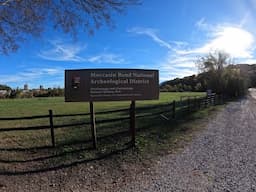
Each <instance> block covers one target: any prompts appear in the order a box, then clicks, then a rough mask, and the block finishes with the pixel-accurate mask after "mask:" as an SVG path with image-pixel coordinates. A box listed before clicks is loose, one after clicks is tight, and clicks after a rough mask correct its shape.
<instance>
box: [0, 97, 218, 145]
mask: <svg viewBox="0 0 256 192" xmlns="http://www.w3.org/2000/svg"><path fill="white" fill-rule="evenodd" d="M217 104H223V97H222V96H221V95H216V94H212V95H209V96H207V97H194V98H192V97H188V98H187V99H186V100H183V99H181V100H180V101H178V102H177V101H173V102H171V103H167V104H160V105H152V106H145V107H137V108H136V106H135V101H131V104H130V107H129V108H125V109H118V110H109V111H101V112H95V111H94V107H93V102H90V113H78V114H62V115H55V114H53V111H52V110H49V114H48V115H37V116H30V117H0V121H16V120H32V119H46V118H48V119H49V125H39V126H30V127H15V128H1V127H0V133H1V132H13V131H36V130H47V129H48V130H49V132H50V135H51V146H52V147H55V146H56V141H55V129H60V128H66V127H75V126H91V137H92V145H93V147H94V148H95V149H96V147H97V135H96V123H101V124H104V123H111V122H117V121H125V120H129V125H130V126H129V132H130V136H131V144H132V145H133V146H134V145H135V135H136V119H139V118H146V117H154V116H160V115H163V114H168V117H166V115H163V117H165V118H164V119H165V120H169V119H177V118H178V112H179V113H182V114H187V113H191V112H193V111H196V110H200V109H202V108H206V107H208V106H211V105H217ZM152 111H153V112H152ZM120 112H128V116H126V117H121V118H112V119H103V120H98V121H96V120H95V115H99V114H111V113H120ZM136 113H137V114H136ZM141 113H142V114H141ZM75 116H88V117H89V121H86V122H79V123H70V124H61V125H59V124H58V125H55V124H54V118H56V117H59V118H61V117H75ZM182 116H183V115H182Z"/></svg>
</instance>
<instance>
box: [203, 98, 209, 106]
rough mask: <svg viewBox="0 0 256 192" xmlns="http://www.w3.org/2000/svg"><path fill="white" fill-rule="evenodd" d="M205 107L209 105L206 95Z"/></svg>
mask: <svg viewBox="0 0 256 192" xmlns="http://www.w3.org/2000/svg"><path fill="white" fill-rule="evenodd" d="M204 107H205V108H207V107H208V97H205V99H204Z"/></svg>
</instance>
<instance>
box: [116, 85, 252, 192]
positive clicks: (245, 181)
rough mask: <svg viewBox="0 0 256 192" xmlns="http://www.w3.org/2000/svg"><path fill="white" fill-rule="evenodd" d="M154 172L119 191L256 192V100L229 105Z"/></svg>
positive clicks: (164, 159) (164, 160)
mask: <svg viewBox="0 0 256 192" xmlns="http://www.w3.org/2000/svg"><path fill="white" fill-rule="evenodd" d="M252 91H253V95H256V94H255V92H254V91H255V90H252ZM154 170H156V171H155V173H154V175H152V176H151V177H150V178H149V179H148V180H143V179H137V182H136V183H135V184H134V185H133V186H132V187H130V188H127V187H125V188H124V189H122V190H120V191H190V192H191V191H198V192H203V191H230V192H231V191H232V192H234V191H240V192H246V191H248V192H249V191H250V192H251V191H256V100H255V99H253V98H252V97H249V98H248V99H247V100H242V101H240V102H233V103H230V104H228V105H227V107H226V108H225V109H224V110H223V111H222V112H221V113H219V114H218V115H217V117H216V118H215V119H213V120H212V121H211V122H210V123H209V125H208V128H207V130H205V131H204V132H203V133H202V134H201V135H200V136H198V138H196V139H195V140H194V141H193V142H192V144H191V145H189V146H188V147H187V148H186V149H185V150H184V151H183V152H182V153H181V154H177V155H169V156H166V157H164V158H162V159H161V160H160V161H159V164H158V165H156V166H155V168H154ZM141 181H144V182H145V184H144V183H142V182H141Z"/></svg>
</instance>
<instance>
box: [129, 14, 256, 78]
mask: <svg viewBox="0 0 256 192" xmlns="http://www.w3.org/2000/svg"><path fill="white" fill-rule="evenodd" d="M248 17H249V15H248V14H247V15H245V16H244V17H243V18H242V20H241V22H240V24H239V25H230V24H218V25H216V26H214V25H211V24H209V23H207V22H206V19H205V18H201V19H200V20H199V21H197V22H196V23H195V26H196V27H197V29H198V30H199V31H200V33H198V34H199V35H200V37H201V38H202V40H201V42H197V45H200V44H201V46H195V45H192V44H189V43H187V42H179V41H170V42H167V41H165V40H163V39H162V38H160V37H159V36H158V35H157V34H156V29H152V28H139V27H136V28H132V29H130V30H128V32H130V33H135V34H139V35H146V36H149V37H150V38H151V39H152V40H153V41H154V42H156V43H158V45H159V46H161V47H165V48H166V49H167V54H166V57H165V58H163V59H162V60H160V62H159V63H157V64H156V65H155V67H158V68H159V70H160V74H161V76H160V81H164V80H167V79H171V78H175V77H184V76H187V75H193V74H196V73H197V72H198V70H197V67H196V65H195V63H196V61H197V59H198V57H199V56H204V55H206V54H208V53H210V52H215V51H225V52H227V53H228V54H229V55H230V56H231V57H232V58H233V59H235V60H236V61H239V63H249V64H250V63H256V62H255V61H256V58H255V50H256V47H255V45H254V44H255V37H254V35H253V34H252V33H251V32H249V31H247V30H246V29H244V28H243V25H244V24H245V23H246V22H247V20H248Z"/></svg>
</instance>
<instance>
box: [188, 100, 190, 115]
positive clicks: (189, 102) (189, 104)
mask: <svg viewBox="0 0 256 192" xmlns="http://www.w3.org/2000/svg"><path fill="white" fill-rule="evenodd" d="M187 105H188V108H187V110H188V113H189V112H190V99H189V98H188V103H187Z"/></svg>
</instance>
